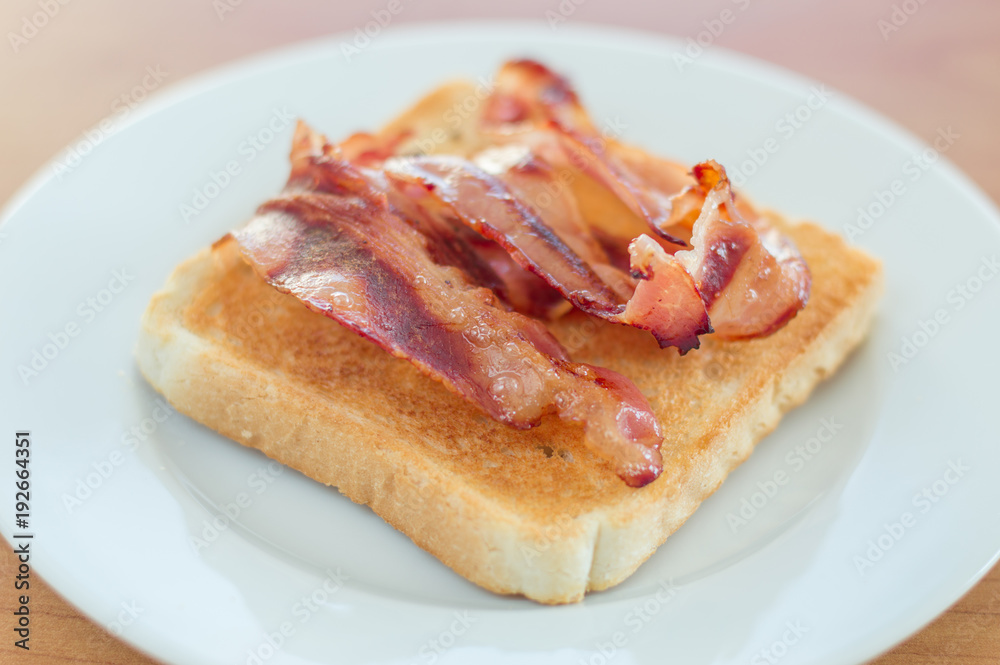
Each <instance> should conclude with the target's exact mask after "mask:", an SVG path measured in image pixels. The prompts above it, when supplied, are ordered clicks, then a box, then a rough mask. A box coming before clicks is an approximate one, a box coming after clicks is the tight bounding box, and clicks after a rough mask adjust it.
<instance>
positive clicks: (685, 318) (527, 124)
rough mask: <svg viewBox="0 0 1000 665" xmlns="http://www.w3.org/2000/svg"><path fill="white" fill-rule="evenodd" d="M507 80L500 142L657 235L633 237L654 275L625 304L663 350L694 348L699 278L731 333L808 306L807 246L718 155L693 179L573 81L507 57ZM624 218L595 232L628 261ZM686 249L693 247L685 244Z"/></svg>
mask: <svg viewBox="0 0 1000 665" xmlns="http://www.w3.org/2000/svg"><path fill="white" fill-rule="evenodd" d="M497 80H498V85H497V87H496V89H495V91H494V93H493V99H491V100H490V102H489V103H488V104H487V105H486V111H485V112H484V114H483V118H482V123H483V125H484V131H485V132H486V133H487V134H488V135H489V136H491V137H492V138H493V139H494V141H495V142H497V143H499V144H502V145H507V146H510V145H517V144H523V145H526V146H529V147H530V149H531V150H532V151H533V152H534V153H536V154H537V155H539V156H540V157H541V159H543V160H545V161H547V162H548V163H550V164H552V165H554V166H556V167H558V168H562V169H570V170H575V171H576V172H577V173H582V174H585V175H586V176H588V177H590V178H591V179H592V180H594V181H595V182H597V183H598V184H600V185H602V186H604V187H605V188H607V190H608V191H610V192H611V193H612V194H613V195H614V196H616V197H617V198H618V199H619V200H620V201H621V202H622V203H623V204H624V205H625V206H626V207H627V208H629V209H630V210H631V211H632V212H633V213H634V214H635V215H636V216H637V217H639V218H640V219H643V220H645V222H646V223H647V225H648V226H649V227H650V228H651V229H652V230H653V231H654V237H650V236H648V235H646V236H642V237H639V238H636V239H635V240H633V241H632V242H631V243H630V244H629V255H630V265H631V269H632V271H633V274H639V275H643V276H646V279H644V280H642V281H640V282H639V284H638V285H637V288H636V295H635V296H633V297H632V299H631V300H630V301H629V309H628V310H627V311H626V316H628V317H629V319H630V321H631V324H632V325H637V326H638V327H645V326H650V329H651V330H654V331H656V330H658V331H660V332H659V334H657V333H656V332H654V334H656V335H657V339H659V340H661V345H662V344H663V342H664V340H670V341H672V342H673V343H675V345H677V346H678V347H679V348H680V349H681V350H682V352H683V351H684V350H685V348H696V347H697V345H698V343H697V339H696V338H694V339H691V337H690V336H688V338H687V342H683V343H677V340H679V339H682V338H683V334H682V333H683V331H686V330H694V329H696V328H697V327H698V324H696V323H695V321H700V320H701V316H702V314H701V313H700V312H698V308H697V307H696V306H695V305H694V303H693V302H692V299H691V297H690V295H691V288H690V286H691V283H692V280H693V283H694V285H695V290H696V291H697V292H698V293H699V294H700V296H701V299H702V301H703V303H704V306H705V308H706V309H707V314H708V318H709V319H710V320H711V327H712V328H713V329H714V331H715V333H716V334H717V335H718V336H719V337H721V338H724V339H749V338H752V337H759V336H764V335H768V334H771V333H772V332H774V331H775V330H777V329H778V328H780V327H781V326H783V325H784V324H785V323H787V322H788V320H790V319H791V318H792V317H793V316H795V314H796V313H797V312H798V311H799V310H800V309H802V307H804V306H805V303H806V301H807V300H808V297H809V290H810V283H811V277H810V274H809V269H808V267H807V266H806V264H805V262H804V261H803V260H802V257H801V256H800V255H799V253H798V250H797V249H796V248H795V246H794V244H793V243H792V242H791V241H790V240H789V239H788V238H786V237H785V236H783V235H782V234H781V233H780V232H778V231H777V230H776V229H774V228H772V227H771V226H770V225H769V224H768V223H767V222H766V221H765V220H764V219H763V218H761V217H760V215H759V214H757V212H756V211H755V210H754V209H753V208H752V207H751V206H749V205H748V204H746V203H745V202H744V201H742V200H740V199H737V198H736V196H735V195H734V194H733V191H732V188H731V186H730V184H729V180H728V178H727V177H726V175H725V171H724V169H722V167H721V166H719V165H718V164H717V163H716V162H713V161H709V162H704V163H702V164H699V165H698V166H696V167H695V169H694V170H693V172H692V174H691V176H688V175H686V174H684V173H683V171H682V167H680V166H679V165H677V164H675V163H673V162H667V161H666V160H662V159H658V158H655V157H652V156H650V155H648V154H646V153H645V152H643V151H640V150H637V149H634V148H629V147H628V146H624V145H622V144H620V143H617V142H616V141H614V140H607V139H606V138H605V137H602V136H601V135H600V134H599V133H598V131H597V129H596V127H595V126H594V124H593V122H592V121H591V120H590V118H589V116H588V115H587V114H586V112H585V111H584V109H583V107H582V105H581V104H580V101H579V98H578V97H577V95H576V94H575V93H574V92H573V90H572V89H571V88H570V87H569V84H568V83H567V82H566V80H565V79H564V78H562V77H561V76H559V75H557V74H555V73H554V72H552V71H550V70H549V69H547V68H546V67H544V66H543V65H540V64H538V63H536V62H532V61H525V60H520V61H514V62H510V63H507V64H506V65H504V67H503V68H502V69H501V71H500V73H499V75H498V77H497ZM512 108H516V109H518V112H517V113H513V112H510V109H512ZM692 176H693V178H692ZM617 221H619V222H620V224H618V225H617V228H616V225H615V224H608V223H605V224H602V226H601V228H600V229H599V230H598V229H595V230H594V231H593V232H592V234H591V235H592V237H594V238H595V239H597V240H598V242H599V243H600V244H601V245H602V246H603V247H604V248H605V251H606V252H607V254H608V255H609V257H610V259H611V260H612V261H615V262H618V263H619V265H620V261H621V259H622V254H621V253H620V251H617V249H618V248H620V247H621V246H622V245H623V244H625V243H626V242H628V236H629V235H632V234H634V232H635V229H634V227H630V225H629V223H628V220H617ZM632 237H633V238H634V237H635V236H634V235H633V236H632ZM654 238H655V240H654ZM657 245H658V247H657ZM673 245H679V246H673ZM681 246H691V249H689V250H687V251H679V250H680V249H681ZM671 254H673V255H675V257H676V259H677V260H678V261H679V263H677V262H672V261H671V260H670V259H669V255H671ZM684 273H686V275H685V274H684ZM650 275H652V276H655V278H654V279H651V278H650V277H649V276H650ZM668 294H669V295H668ZM661 297H662V298H665V299H667V302H674V303H676V307H675V311H674V316H675V319H674V321H675V322H676V323H675V325H676V328H675V329H674V330H673V331H672V332H667V331H668V330H669V328H668V319H667V318H666V317H665V316H663V312H662V311H658V310H657V308H656V307H655V306H654V305H655V303H656V302H658V301H657V300H656V299H657V298H661ZM671 297H673V298H675V299H674V300H671ZM661 309H662V310H664V311H666V310H669V308H667V307H662V308H661ZM699 334H700V333H699ZM668 343H670V342H669V341H668Z"/></svg>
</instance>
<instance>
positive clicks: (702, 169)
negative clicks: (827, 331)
mask: <svg viewBox="0 0 1000 665" xmlns="http://www.w3.org/2000/svg"><path fill="white" fill-rule="evenodd" d="M692 173H693V175H694V177H695V179H696V180H697V184H696V185H693V186H691V187H690V188H688V189H687V190H685V191H684V192H682V193H681V194H679V195H678V196H677V197H676V198H675V210H676V211H677V214H676V216H675V219H674V220H673V222H672V223H675V224H684V223H685V221H686V220H690V218H691V217H692V214H691V213H690V212H688V211H690V210H698V211H699V213H698V216H697V219H695V221H694V222H693V224H692V238H691V244H692V245H693V249H691V250H689V251H682V252H677V253H676V254H675V255H674V258H676V259H677V260H678V261H679V262H680V263H682V264H683V265H684V266H685V268H686V269H687V272H688V273H689V274H690V275H692V276H693V277H694V280H695V283H696V285H697V288H698V292H699V293H701V296H702V299H703V300H704V302H705V306H706V307H708V308H709V309H708V313H709V317H710V318H711V320H712V326H713V327H714V328H715V332H716V334H717V335H718V336H719V337H721V338H723V339H734V340H735V339H750V338H753V337H763V336H765V335H769V334H771V333H773V332H774V331H776V330H778V329H779V328H781V327H782V326H783V325H785V324H786V323H787V322H788V321H789V320H790V319H791V318H792V317H793V316H795V315H796V314H797V313H798V312H799V310H801V309H802V308H803V307H805V304H806V302H807V301H808V300H809V290H810V287H811V284H812V277H811V275H810V272H809V267H808V266H807V265H806V262H805V261H804V260H803V259H802V256H801V255H800V254H799V252H798V249H796V247H795V246H794V245H793V244H792V242H791V241H790V240H789V239H788V238H786V237H785V236H783V235H782V234H781V233H779V232H778V231H777V230H776V229H773V228H770V227H769V226H768V225H767V224H766V223H765V222H764V220H762V219H760V217H759V216H756V213H754V212H753V210H752V209H751V208H749V207H748V206H741V205H740V204H739V203H738V202H737V201H736V199H735V196H734V194H733V190H732V187H731V185H730V183H729V178H728V177H727V176H726V171H725V169H724V168H722V166H720V165H719V164H718V163H716V162H714V161H708V162H703V163H701V164H698V165H697V166H696V167H695V168H694V170H693V172H692ZM744 215H752V216H750V218H749V219H747V218H746V217H744Z"/></svg>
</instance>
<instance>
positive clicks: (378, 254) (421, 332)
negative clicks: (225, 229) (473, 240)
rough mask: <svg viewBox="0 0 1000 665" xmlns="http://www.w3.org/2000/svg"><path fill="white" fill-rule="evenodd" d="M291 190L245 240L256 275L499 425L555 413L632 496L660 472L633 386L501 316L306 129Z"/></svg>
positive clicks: (536, 325) (652, 424) (356, 171)
mask: <svg viewBox="0 0 1000 665" xmlns="http://www.w3.org/2000/svg"><path fill="white" fill-rule="evenodd" d="M293 163H294V168H293V173H292V177H291V178H290V180H289V186H288V187H287V188H286V192H285V193H284V194H283V195H282V196H280V197H278V198H276V199H273V200H271V201H269V202H267V203H265V204H264V205H262V206H261V207H260V209H259V210H258V214H257V216H256V217H255V218H254V219H253V220H252V221H251V222H250V223H249V224H248V225H247V226H246V227H244V228H243V229H241V230H239V231H236V232H234V236H235V237H236V239H237V241H238V242H239V244H240V248H241V250H242V252H243V254H244V256H245V257H246V259H247V261H248V262H249V263H250V265H251V266H253V268H254V270H255V271H256V272H257V273H258V274H259V275H260V276H261V277H262V278H264V279H265V280H267V281H268V282H269V283H270V284H272V285H273V286H274V287H276V288H277V289H278V290H279V291H282V292H285V293H290V294H292V295H294V296H295V297H297V298H299V299H300V300H301V301H302V302H303V303H305V304H306V306H308V307H309V308H310V309H312V310H314V311H317V312H320V313H322V314H324V315H326V316H328V317H330V318H331V319H334V320H335V321H337V322H339V323H340V324H341V325H343V326H345V327H347V328H348V329H350V330H353V331H354V332H357V333H358V334H360V335H362V336H364V337H366V338H367V339H370V340H372V341H373V342H375V343H376V344H378V345H379V346H381V347H382V348H384V349H386V350H387V351H389V352H390V353H392V354H393V355H394V356H396V357H400V358H406V359H407V360H409V361H410V362H412V363H413V364H414V365H415V366H417V367H418V368H420V369H421V370H422V371H423V372H424V373H426V374H427V375H429V376H431V377H432V378H435V379H437V380H439V381H441V382H442V383H444V385H446V386H447V387H448V388H449V389H450V390H452V391H454V392H455V393H457V394H459V395H461V396H463V397H464V398H466V399H467V400H469V401H471V402H473V403H474V404H477V405H478V406H480V407H481V408H482V409H483V410H484V411H486V412H487V413H488V414H489V415H491V416H492V417H494V418H495V419H497V420H499V421H501V422H504V423H506V424H508V425H511V426H513V427H518V428H526V427H531V426H533V425H535V424H537V423H538V422H539V420H540V418H541V417H542V415H543V414H545V413H547V412H550V411H553V410H554V411H556V412H557V413H558V414H559V416H560V417H561V418H563V419H565V420H568V421H572V422H577V423H581V424H583V425H584V427H585V436H586V442H587V444H588V445H590V446H591V447H593V448H594V449H595V450H596V451H597V452H598V453H599V454H601V455H602V456H604V457H605V458H606V459H608V460H609V461H611V462H612V464H613V465H614V467H615V470H616V472H617V473H618V474H619V476H620V477H621V478H622V479H623V480H624V481H625V482H626V483H627V484H628V485H630V486H633V487H641V486H643V485H645V484H647V483H649V482H651V481H652V480H654V479H655V478H656V477H657V476H658V475H659V474H660V472H661V470H662V463H661V458H660V453H659V445H660V442H661V441H662V436H661V435H660V431H659V426H658V424H657V423H656V419H655V417H654V416H653V413H652V411H651V409H650V407H649V403H648V402H647V401H646V399H645V398H644V397H643V396H642V394H641V393H640V392H639V390H638V389H637V388H636V387H635V386H634V385H633V384H632V383H631V382H630V381H629V380H628V379H626V378H625V377H623V376H621V375H620V374H617V373H615V372H612V371H610V370H608V369H604V368H599V367H594V366H591V365H586V364H582V363H574V362H571V361H570V360H569V358H568V355H567V353H566V351H565V349H563V348H562V347H561V346H560V345H559V343H558V342H557V341H556V340H555V338H554V337H552V335H551V334H550V333H549V332H548V331H547V330H546V329H545V327H544V326H543V325H542V324H541V323H540V322H538V321H535V320H533V319H530V318H528V317H526V316H523V315H521V314H518V313H516V312H510V311H507V310H506V309H504V308H503V307H502V306H501V305H500V303H499V302H498V301H497V299H496V297H495V296H494V294H493V293H492V292H491V291H490V290H488V289H485V288H481V287H479V286H477V285H476V284H475V283H473V282H472V281H471V280H470V279H469V278H468V277H467V276H466V275H465V273H464V272H462V271H461V270H459V269H457V268H454V267H451V266H443V265H440V264H439V263H437V262H435V260H434V258H433V256H432V254H433V251H434V250H433V246H434V244H435V241H434V239H433V238H430V237H428V236H426V235H424V234H422V233H420V232H419V231H418V230H417V229H416V228H415V227H414V226H413V225H412V224H410V223H409V222H407V221H406V220H404V219H402V218H401V217H400V216H399V215H398V214H396V212H394V211H393V209H392V207H391V205H390V203H389V200H388V197H387V196H386V194H385V192H384V190H383V189H382V185H381V183H379V182H377V181H373V180H372V179H371V178H369V177H368V176H367V175H366V172H365V171H363V170H362V169H360V168H357V167H355V166H352V165H351V164H349V163H348V162H346V161H344V160H342V159H340V158H339V156H338V155H337V153H336V149H335V148H333V147H332V146H329V145H322V146H320V145H319V139H318V138H317V137H316V136H313V135H311V134H310V133H309V131H308V129H307V128H305V127H304V126H303V125H300V128H299V131H298V132H297V135H296V143H295V150H294V151H293Z"/></svg>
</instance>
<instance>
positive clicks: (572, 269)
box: [383, 155, 711, 353]
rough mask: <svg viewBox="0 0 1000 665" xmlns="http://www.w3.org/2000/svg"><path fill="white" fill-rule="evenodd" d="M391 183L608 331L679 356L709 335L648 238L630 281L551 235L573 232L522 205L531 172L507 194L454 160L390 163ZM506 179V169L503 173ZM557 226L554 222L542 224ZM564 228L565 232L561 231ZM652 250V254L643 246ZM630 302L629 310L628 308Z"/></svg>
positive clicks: (681, 282)
mask: <svg viewBox="0 0 1000 665" xmlns="http://www.w3.org/2000/svg"><path fill="white" fill-rule="evenodd" d="M383 169H384V172H385V173H386V175H387V176H388V177H389V179H390V180H391V181H394V182H397V183H400V184H402V185H404V186H406V185H412V184H420V185H422V186H423V187H424V188H425V189H426V190H427V192H428V193H429V194H430V196H431V197H433V198H434V199H435V200H436V201H437V202H439V203H442V204H444V205H446V206H447V211H448V212H449V213H452V214H454V215H455V216H456V217H457V218H458V219H460V220H462V221H463V222H465V223H466V224H467V225H468V226H469V227H470V228H472V229H475V230H476V231H477V232H479V233H480V234H482V235H484V236H485V237H487V238H489V239H490V240H493V241H495V242H496V243H497V244H499V245H500V246H501V247H503V248H504V249H506V250H507V251H508V252H509V253H510V255H511V257H512V258H513V259H514V260H515V261H517V262H518V264H519V265H521V266H522V267H523V268H525V269H527V270H530V271H531V272H533V273H535V274H537V275H539V276H540V277H542V278H543V279H545V281H547V282H548V283H549V284H550V285H551V286H552V287H554V288H555V289H557V290H558V291H559V292H560V293H561V294H562V295H563V296H564V297H565V298H566V299H567V300H568V301H569V302H571V303H572V304H573V305H574V306H575V307H577V308H578V309H581V310H583V311H584V312H587V313H588V314H593V315H595V316H599V317H601V318H603V319H606V320H608V321H611V322H614V323H621V324H625V325H631V326H635V327H637V328H641V329H643V330H648V331H649V332H651V333H652V334H653V336H654V337H655V338H656V340H657V341H658V342H659V343H660V346H661V347H666V346H676V347H678V349H680V351H681V352H682V353H684V352H687V351H688V350H690V349H692V348H696V347H697V346H698V336H699V335H703V334H705V333H708V332H711V327H710V325H709V319H708V313H707V311H706V308H705V304H704V303H703V302H702V299H701V297H700V295H699V292H698V290H697V289H696V288H695V284H694V281H693V280H692V279H691V277H690V275H688V274H687V273H685V271H684V268H683V266H681V265H680V264H679V263H678V262H677V261H676V260H675V259H674V258H673V257H672V256H670V255H669V254H667V253H666V252H665V251H663V250H662V248H660V247H659V246H658V245H656V243H655V242H653V241H652V239H651V238H649V237H648V236H642V237H641V238H640V239H639V240H640V241H641V242H638V243H634V244H633V246H630V247H629V253H630V255H631V256H632V266H631V268H632V274H633V275H634V276H635V277H636V278H637V279H638V280H639V283H638V285H636V284H635V282H634V280H633V279H631V278H630V276H629V275H626V274H623V273H619V271H617V270H616V269H615V268H613V267H612V266H611V265H610V264H609V263H608V261H607V258H606V255H605V254H604V252H603V251H602V250H601V249H600V246H599V245H597V244H596V243H593V244H591V243H587V242H584V241H583V239H580V242H579V243H578V244H580V246H582V247H583V248H584V251H585V252H586V253H587V255H588V257H589V258H590V259H591V260H592V261H595V263H593V264H592V263H590V262H588V261H587V260H585V259H584V258H583V257H581V256H580V255H579V254H578V253H577V252H575V251H574V250H573V248H571V247H570V246H569V244H568V243H567V242H564V241H563V239H562V238H561V237H560V234H559V233H557V232H556V231H554V228H561V229H562V231H563V233H567V232H572V231H573V227H574V226H575V225H576V223H575V222H573V221H567V218H566V215H567V214H570V213H569V212H568V211H567V210H566V209H565V208H562V209H560V208H556V209H552V208H550V209H548V210H544V211H543V212H540V210H542V209H541V208H540V207H539V206H538V205H537V204H536V205H535V206H532V205H529V204H527V203H526V202H525V201H524V199H523V198H521V197H519V196H518V194H521V195H522V196H523V194H524V192H525V190H526V188H527V186H526V184H525V182H522V181H525V180H530V179H531V178H535V179H538V178H543V177H544V176H545V175H546V174H545V172H544V171H539V170H533V172H532V174H531V175H530V176H528V177H525V172H524V171H521V172H520V173H521V176H520V177H519V178H511V177H510V176H509V175H508V182H511V183H512V184H513V185H514V187H515V188H516V189H517V190H520V191H519V192H518V191H516V190H515V189H514V188H511V187H508V186H507V185H506V184H505V182H504V181H502V180H501V179H500V178H498V177H496V176H493V175H491V174H489V173H487V172H486V171H484V170H482V169H480V168H479V167H478V166H476V165H474V164H472V163H470V162H469V161H467V160H465V159H463V158H461V157H454V156H440V155H439V156H429V157H408V158H399V159H390V160H387V161H386V162H385V164H384V165H383ZM506 173H508V174H509V173H510V169H508V171H506ZM554 218H559V219H560V221H552V222H548V223H547V220H549V219H553V220H554ZM567 227H568V229H567ZM650 243H652V244H653V245H656V248H655V249H656V250H658V251H654V250H653V249H652V248H651V247H649V246H648V245H649V244H650ZM633 300H634V301H635V302H632V301H633Z"/></svg>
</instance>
